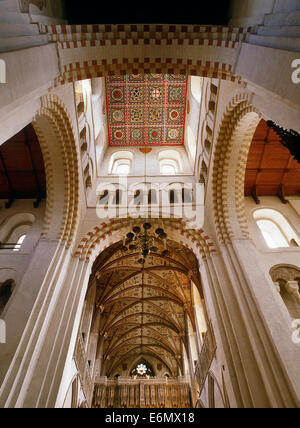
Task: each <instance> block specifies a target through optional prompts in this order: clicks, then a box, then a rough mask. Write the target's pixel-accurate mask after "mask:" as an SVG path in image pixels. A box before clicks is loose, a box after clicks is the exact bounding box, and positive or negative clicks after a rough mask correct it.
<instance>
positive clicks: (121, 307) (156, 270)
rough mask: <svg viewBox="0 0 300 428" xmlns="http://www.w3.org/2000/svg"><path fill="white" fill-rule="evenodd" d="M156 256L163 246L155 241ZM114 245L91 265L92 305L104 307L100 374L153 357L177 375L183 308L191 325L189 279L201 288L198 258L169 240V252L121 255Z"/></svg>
mask: <svg viewBox="0 0 300 428" xmlns="http://www.w3.org/2000/svg"><path fill="white" fill-rule="evenodd" d="M156 244H157V246H158V248H159V251H158V253H159V254H160V253H161V251H162V250H163V246H162V244H161V243H160V242H159V240H157V243H156ZM121 246H122V243H118V244H116V245H114V246H113V247H111V248H109V249H108V250H106V251H104V253H102V255H100V257H99V258H98V260H97V261H96V263H95V265H94V270H93V276H94V278H96V281H97V306H98V308H100V307H102V310H103V309H104V311H103V313H102V316H101V327H100V335H102V336H104V337H105V338H106V340H105V346H104V367H103V370H104V372H103V373H102V375H107V376H113V375H114V371H115V370H116V369H117V368H118V367H120V366H121V365H122V364H124V363H127V362H128V361H131V360H134V359H136V358H140V357H147V356H148V357H149V356H150V357H153V358H155V359H156V360H157V361H158V362H160V363H163V364H164V365H165V366H167V367H168V369H169V370H170V373H171V375H173V376H178V375H179V373H180V371H179V368H180V369H182V364H183V353H182V351H183V348H182V346H186V336H185V334H186V324H185V311H187V313H188V314H189V316H190V318H191V320H192V323H194V322H195V320H194V316H193V310H192V296H191V287H190V280H191V278H192V279H193V281H194V282H195V283H196V284H197V286H198V287H199V289H200V280H199V277H198V274H196V273H195V272H199V270H198V269H197V261H196V258H195V256H194V255H193V253H192V252H191V251H190V250H188V249H186V248H185V247H183V246H181V245H179V244H176V243H174V242H172V241H168V249H169V251H170V255H169V256H168V257H166V258H163V257H161V256H160V255H159V254H152V255H150V256H148V258H147V261H146V264H145V265H144V266H143V267H142V266H141V265H140V264H139V263H138V259H139V257H140V256H139V254H136V253H135V252H131V251H129V252H126V253H123V252H122V251H121V250H120V248H121Z"/></svg>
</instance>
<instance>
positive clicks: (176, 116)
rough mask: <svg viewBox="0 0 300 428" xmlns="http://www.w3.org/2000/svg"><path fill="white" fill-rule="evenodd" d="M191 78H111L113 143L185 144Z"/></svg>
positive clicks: (108, 96)
mask: <svg viewBox="0 0 300 428" xmlns="http://www.w3.org/2000/svg"><path fill="white" fill-rule="evenodd" d="M187 79H188V77H187V76H183V75H174V74H169V75H162V74H146V75H143V74H137V75H124V76H110V77H107V78H106V104H107V114H108V140H109V144H110V145H111V146H181V145H183V144H184V130H185V116H186V96H187Z"/></svg>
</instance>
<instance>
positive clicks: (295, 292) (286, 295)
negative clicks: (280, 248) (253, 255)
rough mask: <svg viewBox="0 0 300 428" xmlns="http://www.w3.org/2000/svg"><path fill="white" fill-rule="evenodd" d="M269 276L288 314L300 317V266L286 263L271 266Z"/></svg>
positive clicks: (296, 317)
mask: <svg viewBox="0 0 300 428" xmlns="http://www.w3.org/2000/svg"><path fill="white" fill-rule="evenodd" d="M270 276H271V278H272V280H273V282H274V285H275V287H276V289H277V291H278V293H280V297H281V298H282V300H283V302H284V304H285V306H286V308H287V310H288V312H289V314H290V316H291V317H292V318H294V319H298V318H299V317H300V267H297V266H293V265H287V264H282V265H277V266H273V267H272V269H271V270H270Z"/></svg>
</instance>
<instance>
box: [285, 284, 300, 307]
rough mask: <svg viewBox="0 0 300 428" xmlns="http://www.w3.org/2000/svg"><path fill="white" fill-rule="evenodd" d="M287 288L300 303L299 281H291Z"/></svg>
mask: <svg viewBox="0 0 300 428" xmlns="http://www.w3.org/2000/svg"><path fill="white" fill-rule="evenodd" d="M286 290H287V292H288V293H289V294H291V295H292V296H294V297H295V298H296V300H297V302H298V303H299V305H300V291H299V284H298V282H297V281H289V282H288V283H287V284H286Z"/></svg>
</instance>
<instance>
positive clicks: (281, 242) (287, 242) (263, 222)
mask: <svg viewBox="0 0 300 428" xmlns="http://www.w3.org/2000/svg"><path fill="white" fill-rule="evenodd" d="M253 217H254V220H255V221H256V224H257V226H258V227H259V229H260V231H261V233H262V235H263V237H264V240H265V242H266V244H267V246H268V247H269V248H271V249H276V248H288V247H299V246H300V240H299V237H298V236H297V234H296V233H295V232H294V230H293V229H292V227H291V226H290V224H289V223H288V221H287V220H286V219H285V218H284V216H283V215H282V214H280V213H279V212H278V211H275V210H272V209H261V210H257V211H255V213H254V215H253Z"/></svg>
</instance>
